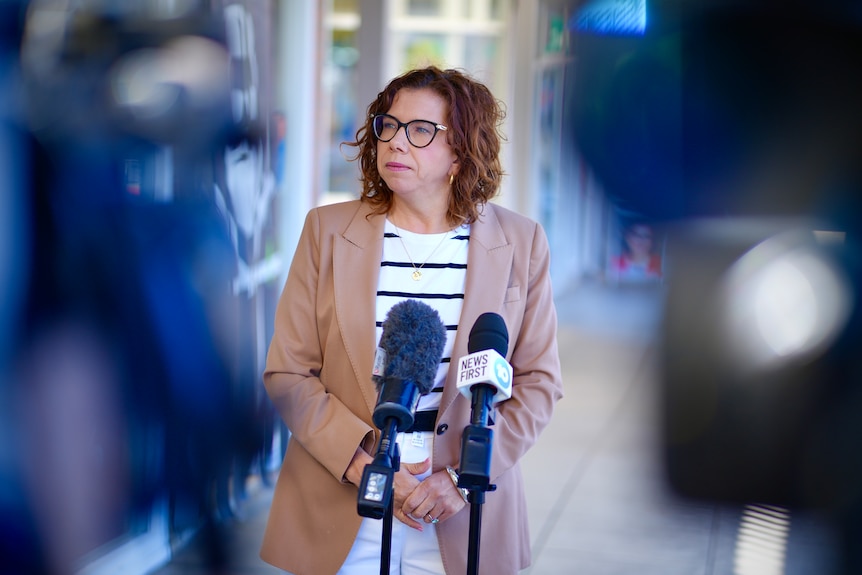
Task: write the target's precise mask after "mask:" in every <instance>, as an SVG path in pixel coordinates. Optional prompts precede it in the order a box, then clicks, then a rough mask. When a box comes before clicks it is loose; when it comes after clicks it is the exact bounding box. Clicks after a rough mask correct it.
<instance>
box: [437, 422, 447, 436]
mask: <svg viewBox="0 0 862 575" xmlns="http://www.w3.org/2000/svg"><path fill="white" fill-rule="evenodd" d="M447 429H449V425H448V424H446V423H441V424H440V425H438V426H437V435H443V434H444V433H446V430H447Z"/></svg>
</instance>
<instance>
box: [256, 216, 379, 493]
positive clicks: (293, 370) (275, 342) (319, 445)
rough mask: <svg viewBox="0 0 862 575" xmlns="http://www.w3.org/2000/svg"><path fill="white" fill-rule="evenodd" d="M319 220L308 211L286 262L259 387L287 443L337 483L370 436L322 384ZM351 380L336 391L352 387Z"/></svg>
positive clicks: (325, 248) (323, 244)
mask: <svg viewBox="0 0 862 575" xmlns="http://www.w3.org/2000/svg"><path fill="white" fill-rule="evenodd" d="M319 214H320V212H319V211H318V210H311V211H310V212H309V214H308V216H307V217H306V220H305V224H304V226H303V230H302V234H301V236H300V239H299V243H298V245H297V248H296V252H295V254H294V258H293V260H292V262H291V266H290V271H289V272H288V276H287V280H286V282H285V285H284V289H283V291H282V294H281V296H280V299H279V302H278V305H277V307H276V312H275V328H274V333H273V337H272V341H271V343H270V347H269V353H268V354H267V360H266V368H265V370H264V374H263V382H264V386H265V388H266V391H267V394H268V395H269V397H270V399H271V400H272V402H273V404H274V405H275V407H276V408H277V409H278V412H279V414H280V415H281V417H282V419H283V420H284V422H285V424H286V425H287V427H288V429H289V430H290V432H291V441H297V442H298V443H299V444H300V445H301V446H302V448H304V449H305V450H306V451H307V452H308V453H309V454H311V456H312V457H313V458H314V459H315V460H317V461H318V462H319V463H320V464H321V465H323V466H324V467H325V468H326V469H327V470H328V471H329V472H330V473H331V474H332V475H333V477H335V478H336V479H337V480H339V481H341V480H342V478H343V476H344V472H345V470H346V469H347V466H348V465H349V463H350V460H351V459H352V457H353V455H354V453H355V451H356V447H357V446H358V445H360V444H361V443H362V442H363V440H364V439H365V438H366V437H371V436H372V435H373V433H372V432H373V430H372V429H371V427H370V426H369V425H368V424H367V423H366V422H365V421H363V420H362V418H361V417H359V416H358V415H356V413H355V412H354V410H352V409H351V408H350V407H348V405H347V404H346V403H345V400H344V397H343V396H342V395H341V394H339V393H332V392H331V390H330V389H329V388H328V387H327V386H326V385H325V384H324V382H323V381H322V380H321V370H322V369H323V357H324V349H323V347H324V345H326V342H327V341H330V339H331V338H330V337H329V335H330V334H328V333H322V331H323V330H326V329H327V325H328V324H326V323H321V322H320V321H319V312H320V306H321V305H323V306H324V307H325V306H327V305H328V304H327V303H326V302H319V301H318V299H321V300H322V299H324V298H326V297H327V296H325V295H321V294H327V293H328V292H327V288H326V286H323V287H321V285H320V282H321V274H322V272H323V275H324V276H326V277H331V273H329V272H330V271H331V270H328V269H327V266H330V265H331V264H330V263H329V262H331V260H332V258H331V253H332V241H331V239H329V237H328V235H327V234H322V232H321V227H322V226H321V222H320V215H319ZM321 266H323V268H321ZM327 353H329V352H327ZM333 353H337V352H333ZM339 379H341V378H339ZM352 379H353V378H351V381H349V382H345V381H339V383H338V385H339V386H342V387H344V388H346V387H349V386H350V385H354V386H356V385H357V384H356V383H355V382H354V381H353V380H352ZM357 389H358V388H357ZM356 394H359V392H358V391H356Z"/></svg>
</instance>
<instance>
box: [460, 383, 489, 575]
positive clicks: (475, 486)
mask: <svg viewBox="0 0 862 575" xmlns="http://www.w3.org/2000/svg"><path fill="white" fill-rule="evenodd" d="M471 391H472V412H471V414H470V425H468V426H467V427H465V428H464V433H463V435H462V436H461V464H460V469H459V474H458V487H461V488H464V489H467V490H468V492H469V493H468V496H467V501H468V502H469V503H470V534H469V541H468V549H467V575H478V574H479V545H480V540H481V530H482V505H483V504H484V503H485V493H486V492H488V491H494V490H495V489H497V486H496V485H491V447H492V443H493V440H494V432H493V431H492V430H491V429H490V428H489V427H488V425H489V422H490V424H491V425H493V423H494V422H493V421H490V417H489V413H490V410H491V400H492V398H493V397H494V394H495V393H496V390H495V389H494V387H493V386H490V385H481V384H480V385H476V386H474V387H473V388H472V389H471Z"/></svg>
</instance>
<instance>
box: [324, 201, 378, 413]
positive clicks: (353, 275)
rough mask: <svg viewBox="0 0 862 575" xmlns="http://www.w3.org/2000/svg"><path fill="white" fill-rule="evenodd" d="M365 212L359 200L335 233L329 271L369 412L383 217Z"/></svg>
mask: <svg viewBox="0 0 862 575" xmlns="http://www.w3.org/2000/svg"><path fill="white" fill-rule="evenodd" d="M369 214H370V210H369V208H368V206H367V205H366V204H364V203H360V204H359V209H358V210H357V212H356V214H355V215H354V216H353V219H352V220H351V221H350V223H349V224H348V226H347V228H346V229H345V230H344V232H343V233H341V234H340V235H338V236H337V237H336V239H335V243H334V247H333V256H332V257H333V259H332V264H333V271H332V274H333V279H334V282H335V314H336V317H337V318H338V327H339V330H340V331H341V337H342V339H343V341H344V348H345V350H347V356H348V358H349V360H350V365H351V367H352V368H353V372H354V375H355V376H356V381H358V382H359V388H360V390H361V392H362V395H363V397H364V399H365V403H366V404H367V405H368V412H369V415H370V414H371V413H372V412H373V411H374V407H375V406H376V405H377V389H376V387H375V385H374V382H373V381H372V380H371V370H372V368H373V365H374V350H375V348H376V347H377V342H376V341H375V338H376V332H375V325H374V321H375V320H374V313H375V309H376V306H375V301H376V296H377V282H378V277H379V275H380V254H381V253H382V251H381V250H382V248H383V224H384V221H385V219H384V217H383V216H377V215H374V216H370V217H366V216H368V215H369Z"/></svg>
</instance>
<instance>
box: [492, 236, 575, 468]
mask: <svg viewBox="0 0 862 575" xmlns="http://www.w3.org/2000/svg"><path fill="white" fill-rule="evenodd" d="M524 237H525V242H524V244H523V245H524V249H525V250H526V252H527V253H523V252H522V251H521V250H517V252H516V255H515V258H516V262H515V264H514V269H515V270H516V271H515V272H514V274H515V275H516V276H521V277H520V278H518V283H519V284H521V285H520V290H519V292H520V299H519V300H518V301H510V302H504V304H503V308H504V309H503V314H504V316H505V317H507V323H508V324H509V325H520V327H519V328H518V330H517V332H516V333H514V334H512V335H514V336H515V339H514V341H513V342H512V344H513V345H512V347H511V349H512V353H511V354H510V359H509V361H510V363H511V364H512V368H513V372H514V378H513V381H512V397H511V398H510V399H508V400H506V401H504V402H502V403H500V404H499V405H498V406H497V416H496V420H495V424H494V436H495V439H494V457H493V458H492V463H491V478H492V480H493V479H494V478H496V477H499V476H500V475H501V474H503V473H504V472H506V471H507V470H508V469H509V468H511V467H512V466H514V465H515V464H516V463H517V462H518V460H519V459H520V458H521V457H522V456H523V455H524V454H525V453H526V452H527V450H529V449H530V448H531V447H532V446H533V445H534V444H535V443H536V441H537V440H538V438H539V435H540V434H541V432H542V431H543V430H544V429H545V427H547V425H548V423H550V420H551V415H552V414H553V410H554V405H555V403H556V402H557V401H559V400H560V399H561V398H562V396H563V385H562V376H561V372H560V357H559V352H558V349H557V313H556V308H555V306H554V297H553V290H552V287H551V276H550V249H549V247H548V239H547V236H546V235H545V232H544V230H543V229H542V227H541V226H540V225H539V224H538V223H535V222H533V228H532V236H529V235H525V236H524ZM519 258H520V259H521V260H523V261H525V262H526V264H524V263H520V264H519V263H518V259H519ZM519 267H520V268H525V271H523V272H519V271H518V268H519ZM522 281H523V283H522ZM513 315H514V316H516V317H513Z"/></svg>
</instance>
